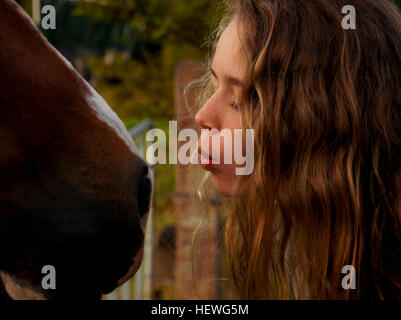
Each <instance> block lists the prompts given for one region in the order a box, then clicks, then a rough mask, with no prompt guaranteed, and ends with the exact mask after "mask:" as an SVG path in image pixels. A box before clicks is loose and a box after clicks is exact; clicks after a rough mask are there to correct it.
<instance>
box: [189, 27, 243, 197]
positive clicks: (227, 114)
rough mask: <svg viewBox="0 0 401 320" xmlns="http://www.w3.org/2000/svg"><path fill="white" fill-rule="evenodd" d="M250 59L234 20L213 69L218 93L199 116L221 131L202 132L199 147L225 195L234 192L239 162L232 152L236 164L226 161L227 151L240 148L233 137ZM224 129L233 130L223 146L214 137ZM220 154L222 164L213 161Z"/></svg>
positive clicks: (203, 122)
mask: <svg viewBox="0 0 401 320" xmlns="http://www.w3.org/2000/svg"><path fill="white" fill-rule="evenodd" d="M246 61H247V60H246V56H245V53H244V52H243V49H242V46H241V43H240V40H239V37H238V32H237V21H236V20H233V21H232V22H231V23H230V24H229V26H228V27H227V28H226V29H225V31H224V32H223V34H222V35H221V37H220V39H219V41H218V43H217V47H216V52H215V55H214V58H213V63H212V69H211V73H212V82H213V87H214V93H213V95H212V96H211V97H210V98H209V100H208V101H207V103H206V104H205V105H204V106H203V107H202V108H201V109H200V110H199V112H198V113H197V114H196V116H195V121H196V122H197V123H198V124H199V125H200V126H201V127H202V129H208V130H217V131H218V133H217V134H216V133H213V132H212V133H210V134H202V135H201V138H200V139H199V141H198V150H199V153H200V155H201V163H205V164H201V165H202V167H203V168H204V169H205V170H208V171H210V172H211V174H212V182H213V185H214V186H215V188H216V189H217V190H218V191H219V192H221V193H223V194H225V195H232V187H233V184H234V182H235V180H236V178H237V176H236V175H235V168H236V167H238V166H237V165H236V164H235V161H234V157H233V156H231V159H232V161H231V163H232V164H225V163H227V162H226V161H224V155H225V154H227V153H228V154H231V155H232V154H234V152H237V151H236V150H234V143H233V139H234V129H241V128H242V125H241V117H240V112H239V110H238V109H239V108H240V107H241V94H242V87H243V82H244V78H245V72H246V66H247V64H246ZM223 129H228V131H229V132H231V141H230V144H231V145H229V144H228V143H227V144H226V145H225V144H224V138H223V135H221V136H220V137H219V140H220V147H219V146H218V145H216V143H212V141H213V140H212V137H213V136H218V135H219V133H221V132H222V130H223ZM226 131H227V130H226ZM227 141H228V140H227ZM207 144H208V146H207ZM217 154H220V162H219V163H220V164H213V163H212V161H211V159H212V155H213V158H216V157H215V155H217ZM202 158H204V159H203V160H202ZM224 162H225V163H224Z"/></svg>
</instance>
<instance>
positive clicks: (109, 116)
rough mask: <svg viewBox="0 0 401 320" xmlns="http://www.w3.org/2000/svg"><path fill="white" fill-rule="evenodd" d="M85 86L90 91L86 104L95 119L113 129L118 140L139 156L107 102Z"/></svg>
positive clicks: (126, 131) (127, 133)
mask: <svg viewBox="0 0 401 320" xmlns="http://www.w3.org/2000/svg"><path fill="white" fill-rule="evenodd" d="M87 85H88V87H89V90H90V92H89V95H88V96H87V100H88V104H89V106H90V107H91V108H93V110H94V111H95V112H96V115H97V117H98V118H99V119H100V120H101V121H103V122H105V123H106V124H108V125H109V126H110V127H111V128H113V129H114V130H115V131H116V133H117V134H118V135H119V136H120V138H121V139H122V140H124V141H125V143H126V144H127V146H128V148H130V150H131V151H132V152H134V153H136V154H138V155H139V150H138V148H137V147H136V145H135V143H134V141H133V140H132V138H131V136H130V134H129V132H128V130H127V129H126V128H125V126H124V124H123V123H122V121H121V120H120V118H119V117H118V116H117V114H116V113H115V112H114V111H113V110H112V109H111V108H110V106H109V105H108V104H107V102H106V101H105V100H104V99H103V98H102V97H101V96H100V95H99V94H98V93H97V92H96V90H95V89H93V88H92V86H91V85H89V84H87Z"/></svg>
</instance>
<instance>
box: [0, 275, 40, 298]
mask: <svg viewBox="0 0 401 320" xmlns="http://www.w3.org/2000/svg"><path fill="white" fill-rule="evenodd" d="M0 281H1V282H2V284H3V286H4V290H5V292H6V294H7V295H8V298H10V299H13V300H47V299H46V297H45V296H44V295H43V293H41V292H39V290H36V289H34V288H33V287H31V286H29V285H26V284H24V283H22V282H20V281H18V280H16V279H14V278H13V277H11V276H10V275H8V274H7V273H4V272H0Z"/></svg>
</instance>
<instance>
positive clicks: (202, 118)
mask: <svg viewBox="0 0 401 320" xmlns="http://www.w3.org/2000/svg"><path fill="white" fill-rule="evenodd" d="M212 99H213V98H211V99H209V101H208V102H207V103H206V104H205V105H204V106H203V107H202V108H201V109H200V110H199V111H198V113H197V114H196V115H195V122H196V123H197V124H198V125H199V126H200V127H201V128H203V129H209V130H211V129H212V128H217V129H218V115H217V114H216V112H213V110H214V108H213V104H214V102H213V101H212Z"/></svg>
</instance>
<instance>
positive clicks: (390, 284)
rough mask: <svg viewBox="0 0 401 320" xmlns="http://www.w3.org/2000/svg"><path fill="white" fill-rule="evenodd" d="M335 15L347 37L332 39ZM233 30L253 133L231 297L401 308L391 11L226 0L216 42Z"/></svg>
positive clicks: (241, 191)
mask: <svg viewBox="0 0 401 320" xmlns="http://www.w3.org/2000/svg"><path fill="white" fill-rule="evenodd" d="M345 2H346V3H345ZM345 5H353V6H354V7H355V8H356V12H357V16H356V18H357V26H356V29H349V30H345V29H343V28H342V19H343V17H344V15H343V14H342V8H343V6H345ZM232 19H237V21H238V33H239V36H240V39H241V41H242V44H243V47H244V49H245V51H246V53H247V56H248V60H249V68H248V70H249V72H248V74H247V79H246V86H245V89H244V92H243V103H242V108H241V110H240V112H241V117H242V121H243V125H244V128H253V129H254V130H255V170H254V172H253V174H252V175H250V176H242V177H240V178H239V181H238V185H237V186H236V188H237V191H238V192H237V196H235V197H232V198H230V199H228V206H229V209H228V213H227V221H226V237H225V238H226V250H227V253H228V261H229V265H230V267H231V274H232V280H233V283H234V284H235V287H236V289H237V290H236V292H237V293H238V297H239V298H247V299H265V298H267V299H294V298H296V299H361V298H369V299H383V298H401V14H400V12H399V11H398V9H397V8H396V6H395V5H394V4H393V3H392V2H390V0H380V1H377V0H347V1H344V0H232V1H228V2H227V13H226V15H225V17H224V18H223V19H222V22H221V25H220V27H219V29H218V31H217V32H216V36H215V42H216V41H217V40H218V38H219V35H221V32H222V30H224V28H225V27H226V26H227V24H228V23H229V22H230V21H231V20H232ZM205 79H206V82H207V81H208V77H205ZM208 88H209V86H208V85H205V86H204V87H203V89H204V92H205V93H207V90H208ZM346 265H352V266H354V268H355V270H356V289H354V290H352V289H351V290H345V289H344V288H343V287H342V279H343V277H344V276H345V275H344V274H342V269H343V267H344V266H346Z"/></svg>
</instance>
